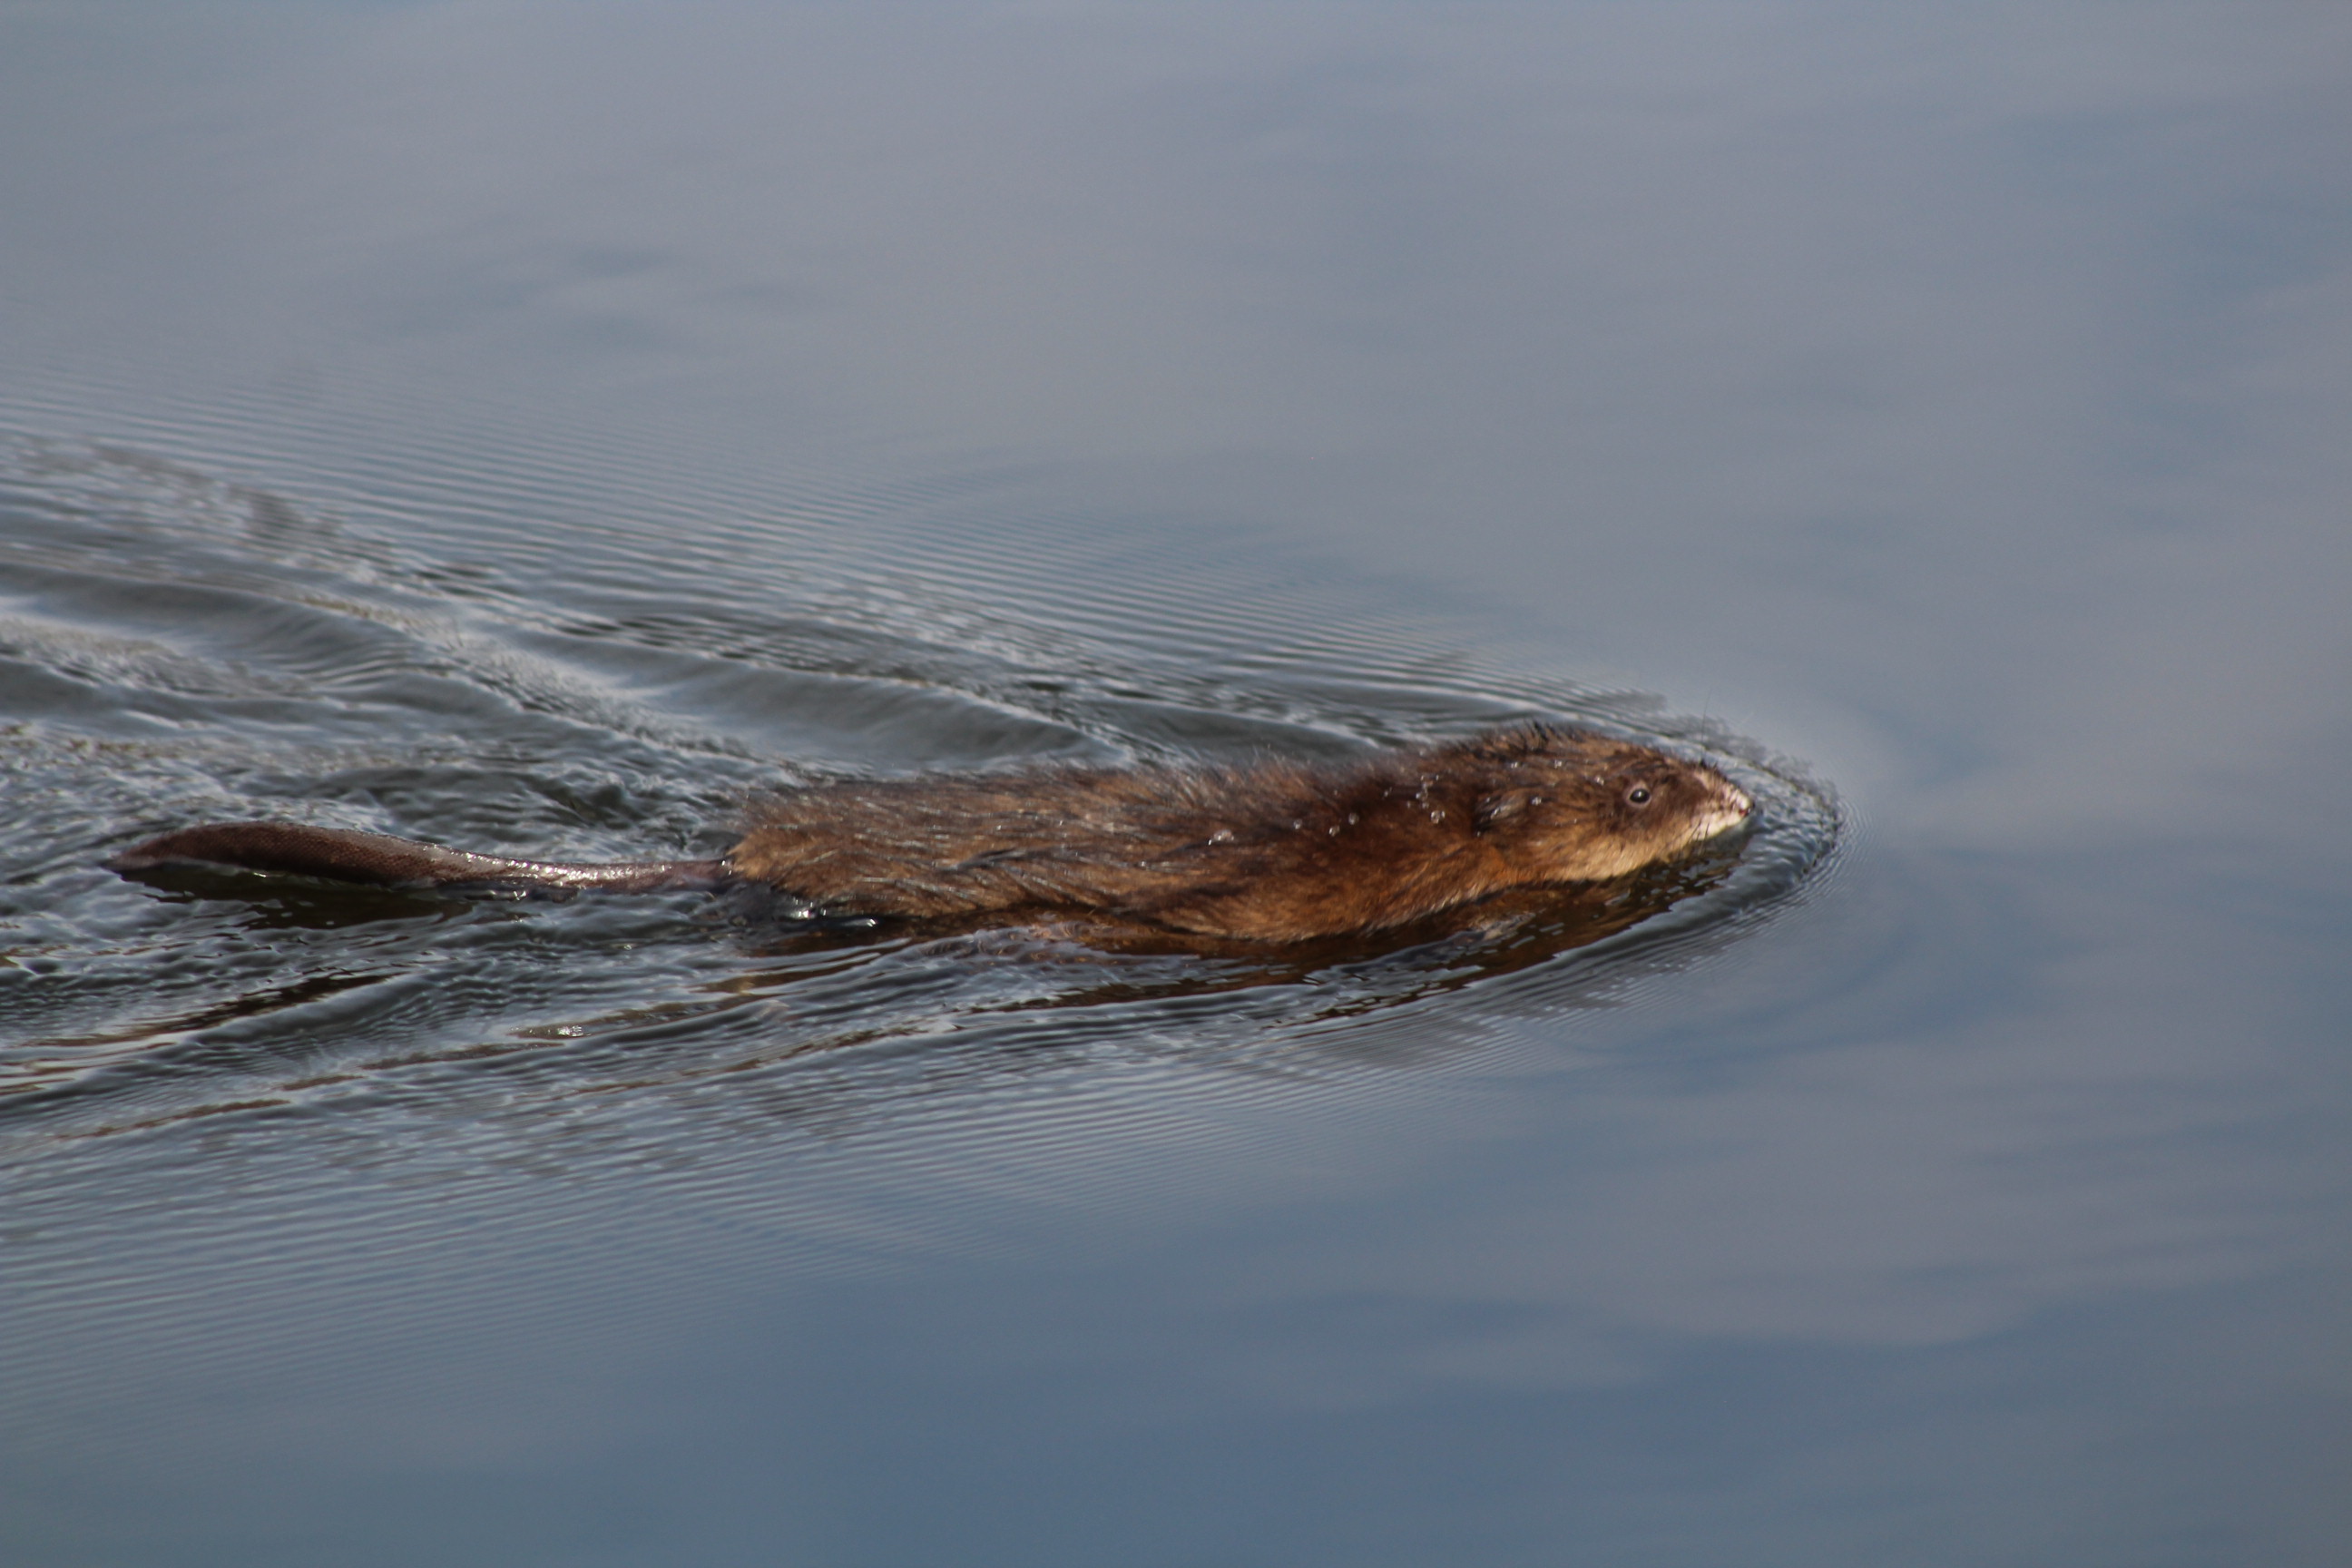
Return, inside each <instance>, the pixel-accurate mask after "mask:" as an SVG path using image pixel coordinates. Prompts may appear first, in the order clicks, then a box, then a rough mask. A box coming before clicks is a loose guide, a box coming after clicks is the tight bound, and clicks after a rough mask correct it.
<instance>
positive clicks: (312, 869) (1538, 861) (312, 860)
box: [112, 727, 1749, 942]
mask: <svg viewBox="0 0 2352 1568" xmlns="http://www.w3.org/2000/svg"><path fill="white" fill-rule="evenodd" d="M1748 810H1749V803H1748V798H1747V796H1745V795H1742V794H1740V792H1739V791H1738V790H1737V789H1736V788H1734V787H1733V786H1732V785H1731V784H1729V783H1728V782H1727V781H1726V780H1725V779H1724V778H1723V777H1722V775H1720V774H1719V773H1716V772H1715V771H1714V770H1713V769H1711V768H1708V767H1706V766H1704V765H1702V764H1699V763H1691V762H1686V761H1683V760H1681V759H1678V758H1675V757H1670V756H1667V755H1666V754H1664V752H1657V751H1655V750H1653V749H1651V748H1649V747H1645V746H1640V745H1636V744H1634V743H1633V742H1624V741H1618V740H1613V739H1611V738H1608V737H1605V736H1601V735H1598V734H1593V733H1591V732H1589V731H1576V730H1556V729H1549V728H1542V727H1530V728H1527V729H1522V730H1515V731H1504V732H1501V733H1498V734H1494V735H1488V736H1486V737H1483V738H1481V739H1478V740H1475V741H1465V742H1454V743H1453V744H1450V745H1444V746H1435V747H1427V748H1413V749H1407V750H1400V751H1391V752H1380V753H1377V754H1375V755H1373V756H1371V757H1369V758H1366V759H1363V760H1360V761H1356V762H1349V763H1325V764H1309V763H1295V762H1283V761H1264V762H1258V763H1247V764H1242V765H1235V766H1226V767H1194V768H1177V767H1166V766H1156V767H1143V768H1120V769H1112V768H1059V769H1046V770H1036V771H1029V772H1020V773H997V774H961V775H940V776H933V777H919V778H912V779H903V780H886V781H879V782H871V783H857V782H840V783H833V784H817V785H813V786H811V787H808V788H805V789H800V790H795V791H791V792H788V793H784V794H780V795H776V796H774V797H772V798H771V799H768V800H766V801H763V802H761V804H760V805H758V806H756V807H755V809H754V813H753V817H752V824H751V829H750V831H749V832H747V833H746V834H745V835H744V837H743V838H742V839H741V841H740V842H739V843H738V844H737V845H736V846H735V847H734V848H733V849H731V850H730V851H729V852H728V854H727V855H726V856H724V857H723V858H719V859H717V860H686V861H660V862H646V863H625V864H618V865H610V864H607V865H575V864H565V863H560V862H546V861H530V860H514V859H508V858H503V857H499V856H486V855H473V854H468V853H467V852H465V851H461V850H452V849H443V848H438V847H434V846H431V845H424V844H417V843H414V842H412V841H410V840H407V839H402V838H393V837H385V836H383V835H380V834H363V833H352V832H348V831H345V830H341V829H335V828H317V827H305V826H299V825H293V824H285V823H226V824H218V825H215V826H206V827H197V828H191V829H187V830H184V831H183V832H180V833H173V834H167V835H165V836H163V837H161V838H156V839H152V840H150V841H148V842H147V843H144V844H142V845H140V846H138V847H135V848H133V849H131V850H130V851H128V852H126V853H125V854H123V855H121V856H119V857H117V858H116V859H115V860H114V861H113V862H112V864H113V865H114V866H115V867H116V868H118V869H122V870H142V869H146V868H153V867H159V866H165V865H172V864H179V863H184V862H191V861H194V862H203V863H209V864H215V865H226V866H235V867H242V868H248V869H253V870H262V871H281V872H296V873H300V874H306V875H310V876H320V877H328V878H334V879H342V880H349V881H362V882H370V883H374V884H377V885H380V886H394V887H442V886H454V885H461V884H474V885H484V886H521V887H549V888H603V889H616V890H622V891H647V890H652V889H660V888H682V887H702V888H708V887H718V886H723V885H726V884H728V883H732V882H757V883H763V884H766V885H767V886H770V887H772V888H776V889H781V890H782V891H784V892H786V893H789V894H791V895H792V896H793V897H795V898H798V899H802V900H806V901H807V902H808V903H809V904H810V905H811V906H813V907H814V909H816V910H820V911H822V912H824V913H828V914H837V915H849V916H875V917H896V918H906V919H916V920H926V919H964V920H969V919H971V918H973V917H998V916H1005V917H1016V918H1017V917H1024V916H1054V915H1071V914H1079V915H1088V916H1097V917H1101V918H1106V919H1109V920H1114V921H1120V922H1124V923H1128V924H1134V925H1141V926H1147V927H1153V928H1157V929H1160V930H1163V931H1172V932H1181V933H1187V934H1192V935H1197V936H1202V937H1215V938H1228V939H1238V940H1241V941H1246V942H1294V941H1299V940H1303V939H1307V938H1311V937H1319V936H1333V935H1342V934H1349V933H1355V932H1372V931H1387V930H1391V929H1393V928H1396V927H1399V926H1403V925H1407V924H1410V923H1412V922H1415V921H1422V920H1424V919H1426V918H1428V917H1430V916H1432V915H1434V914H1438V913H1440V912H1442V911H1444V910H1452V909H1454V908H1456V907H1457V906H1461V905H1465V904H1470V903H1475V902H1476V901H1478V900H1483V899H1486V898H1489V897H1491V896H1493V895H1495V894H1496V893H1499V892H1502V891H1505V890H1507V889H1519V888H1529V887H1541V886H1549V885H1560V884H1569V883H1580V882H1594V881H1601V880H1605V879H1611V878H1615V877H1620V876H1622V875H1625V874H1626V873H1629V872H1632V871H1634V870H1636V869H1639V868H1642V867H1643V866H1646V865H1650V864H1653V863H1654V862H1657V861H1660V860H1664V859H1667V858H1672V857H1673V856H1675V855H1676V854H1679V853H1680V852H1681V851H1682V850H1684V849H1685V848H1687V847H1690V846H1691V845H1693V844H1696V843H1698V842H1700V841H1702V840H1704V839H1706V838H1709V837H1715V836H1716V835H1717V834H1720V833H1722V832H1724V831H1727V829H1729V828H1731V827H1733V826H1738V824H1739V823H1740V822H1741V821H1742V820H1744V819H1745V818H1746V816H1747V815H1748Z"/></svg>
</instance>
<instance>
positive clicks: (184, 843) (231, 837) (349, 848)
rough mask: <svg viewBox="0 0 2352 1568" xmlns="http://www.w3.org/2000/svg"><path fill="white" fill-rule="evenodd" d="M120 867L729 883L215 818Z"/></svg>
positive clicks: (546, 882) (497, 884) (693, 868)
mask: <svg viewBox="0 0 2352 1568" xmlns="http://www.w3.org/2000/svg"><path fill="white" fill-rule="evenodd" d="M107 865H108V866H109V867H110V868H112V869H114V870H117V871H147V870H153V869H155V868H159V867H163V866H190V865H195V866H228V867H234V868H237V869H240V870H246V871H277V872H283V873H290V874H292V875H296V876H302V877H324V878H327V879H330V880H331V881H337V882H363V883H366V884H369V885H370V886H373V887H378V888H447V887H461V886H469V887H484V888H604V889H611V890H612V891H614V892H622V893H653V892H660V891H663V890H665V889H674V888H702V889H707V888H716V887H719V886H720V885H722V884H724V883H726V882H727V881H729V880H730V876H729V874H728V870H727V863H726V862H725V861H723V860H649V861H617V862H611V863H606V864H602V865H595V864H591V865H577V864H571V863H567V862H563V861H556V860H511V859H509V858H506V857H505V856H503V855H475V854H471V853H468V852H467V851H466V850H463V849H444V848H442V847H439V846H438V845H434V844H419V843H417V842H416V841H415V840H414V839H410V838H394V837H390V836H389V835H386V834H382V833H354V832H352V831H351V830H350V829H348V828H341V827H310V826H304V825H302V824H300V823H296V822H215V823H211V824H208V825H206V826H203V827H186V828H182V829H181V830H180V831H179V832H177V833H166V834H164V835H163V837H160V838H150V839H149V840H147V842H145V843H144V844H138V845H133V846H132V847H131V848H129V849H126V850H124V851H123V852H122V853H121V854H120V855H117V856H115V857H114V858H112V859H110V860H109V861H107Z"/></svg>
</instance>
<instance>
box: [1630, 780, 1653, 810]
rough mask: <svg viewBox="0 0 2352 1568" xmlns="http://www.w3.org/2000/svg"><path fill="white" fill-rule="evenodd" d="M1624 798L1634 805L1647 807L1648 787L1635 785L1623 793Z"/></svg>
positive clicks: (1648, 802)
mask: <svg viewBox="0 0 2352 1568" xmlns="http://www.w3.org/2000/svg"><path fill="white" fill-rule="evenodd" d="M1625 798H1626V799H1627V800H1629V801H1631V802H1632V803H1633V805H1649V804H1650V786H1649V785H1648V784H1635V785H1634V786H1633V788H1632V789H1629V790H1627V791H1626V792H1625Z"/></svg>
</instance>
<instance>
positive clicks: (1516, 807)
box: [1470, 789, 1540, 833]
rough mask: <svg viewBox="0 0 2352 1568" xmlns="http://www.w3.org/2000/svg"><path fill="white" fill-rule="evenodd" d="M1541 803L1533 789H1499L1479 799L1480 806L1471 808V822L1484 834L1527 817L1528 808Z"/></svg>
mask: <svg viewBox="0 0 2352 1568" xmlns="http://www.w3.org/2000/svg"><path fill="white" fill-rule="evenodd" d="M1539 803H1540V797H1539V796H1538V795H1537V794H1536V792H1535V791H1534V790H1532V789H1498V790H1496V791H1495V792H1494V793H1493V794H1491V795H1481V796H1479V797H1478V804H1477V805H1475V806H1473V807H1472V808H1471V811H1470V821H1471V824H1472V826H1474V827H1475V828H1476V830H1477V831H1478V832H1480V833H1484V832H1486V830H1487V829H1488V828H1490V827H1494V826H1497V825H1499V824H1501V823H1505V822H1508V821H1510V820H1511V818H1513V817H1515V816H1526V815H1527V810H1528V807H1529V806H1531V805H1538V804H1539Z"/></svg>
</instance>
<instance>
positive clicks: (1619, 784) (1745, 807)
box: [1475, 732, 1755, 881]
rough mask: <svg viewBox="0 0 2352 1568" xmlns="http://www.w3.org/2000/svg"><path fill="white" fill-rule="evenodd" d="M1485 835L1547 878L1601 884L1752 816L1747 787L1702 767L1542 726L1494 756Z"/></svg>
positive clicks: (1484, 809) (1482, 823)
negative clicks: (1496, 775) (1516, 748)
mask: <svg viewBox="0 0 2352 1568" xmlns="http://www.w3.org/2000/svg"><path fill="white" fill-rule="evenodd" d="M1494 760H1495V761H1496V762H1497V763H1500V765H1501V769H1502V771H1503V772H1504V774H1505V776H1504V777H1503V778H1502V779H1501V780H1499V781H1497V784H1496V787H1494V788H1491V789H1489V790H1487V791H1486V792H1485V793H1484V794H1483V795H1481V796H1480V798H1479V801H1478V805H1477V807H1476V810H1475V823H1476V827H1477V831H1478V833H1479V835H1480V836H1481V837H1485V838H1486V840H1487V841H1488V842H1489V843H1490V844H1492V845H1493V846H1494V847H1496V849H1497V850H1499V851H1500V852H1501V853H1502V854H1503V855H1505V856H1506V857H1507V858H1508V859H1509V860H1510V862H1511V863H1512V865H1513V867H1514V868H1523V869H1524V870H1526V871H1527V872H1528V873H1530V874H1531V875H1532V876H1533V877H1535V878H1538V879H1543V880H1559V881H1588V880H1589V881H1599V880H1601V879H1606V878H1610V877H1622V876H1623V875H1624V874H1625V873H1627V872H1629V871H1634V870H1638V869H1640V868H1642V867H1643V866H1647V865H1649V864H1651V863H1652V862H1654V861H1657V860H1664V859H1667V858H1671V857H1673V856H1675V855H1677V854H1679V853H1681V852H1682V851H1683V850H1685V849H1686V848H1688V847H1691V846H1692V845H1694V844H1697V843H1699V842H1701V841H1703V840H1705V839H1708V838H1713V837H1716V836H1717V835H1718V834H1722V833H1727V832H1729V831H1730V830H1731V829H1733V828H1735V827H1738V826H1740V825H1741V824H1742V823H1744V822H1746V821H1747V820H1748V814H1749V813H1750V812H1752V811H1753V810H1754V809H1755V803H1754V802H1753V801H1751V800H1750V799H1749V798H1748V795H1747V793H1746V792H1745V791H1743V790H1741V789H1740V788H1739V787H1738V785H1736V784H1733V783H1732V782H1731V781H1730V780H1729V779H1727V778H1725V777H1724V776H1723V775H1722V774H1721V773H1717V772H1716V771H1715V770H1714V769H1713V768H1710V767H1708V766H1706V764H1705V763H1693V762H1685V761H1683V760H1682V759H1680V758H1678V757H1670V756H1667V755H1666V754H1665V753H1664V752H1655V751H1652V750H1651V749H1650V748H1649V747H1647V746H1639V745H1634V744H1633V743H1632V742H1625V741H1612V740H1609V739H1607V738H1605V737H1602V736H1598V735H1588V734H1580V733H1575V732H1568V733H1560V732H1540V733H1539V734H1538V737H1537V739H1536V742H1535V743H1533V744H1530V745H1528V747H1527V749H1525V750H1524V751H1521V752H1518V753H1517V755H1507V756H1501V757H1497V758H1495V759H1494Z"/></svg>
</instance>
